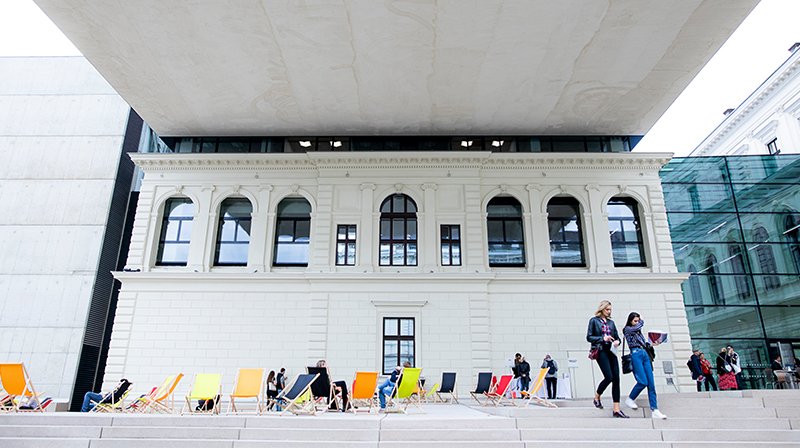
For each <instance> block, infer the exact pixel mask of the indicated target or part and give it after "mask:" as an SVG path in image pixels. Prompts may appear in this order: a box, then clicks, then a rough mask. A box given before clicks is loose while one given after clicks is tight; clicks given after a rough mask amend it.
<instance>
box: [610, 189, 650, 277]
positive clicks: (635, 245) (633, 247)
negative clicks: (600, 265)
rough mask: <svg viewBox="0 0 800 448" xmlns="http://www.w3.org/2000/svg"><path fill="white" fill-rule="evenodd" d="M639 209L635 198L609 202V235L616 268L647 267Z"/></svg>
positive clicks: (621, 198) (616, 199)
mask: <svg viewBox="0 0 800 448" xmlns="http://www.w3.org/2000/svg"><path fill="white" fill-rule="evenodd" d="M638 209H639V206H638V204H637V202H636V200H635V199H633V198H626V197H619V198H611V200H610V201H608V234H609V236H610V238H611V252H612V254H613V255H614V266H645V260H644V243H643V240H642V229H641V225H640V224H639V210H638Z"/></svg>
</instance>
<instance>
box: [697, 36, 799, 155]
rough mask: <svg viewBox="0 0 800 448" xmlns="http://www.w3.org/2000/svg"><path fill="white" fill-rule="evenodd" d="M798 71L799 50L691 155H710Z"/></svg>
mask: <svg viewBox="0 0 800 448" xmlns="http://www.w3.org/2000/svg"><path fill="white" fill-rule="evenodd" d="M798 73H800V50H796V51H795V53H794V54H793V55H792V56H790V57H789V59H787V60H786V61H785V62H784V63H783V64H781V67H779V68H778V69H777V70H775V72H774V73H773V74H772V75H770V77H769V78H767V80H766V81H764V82H763V83H762V84H761V85H760V86H759V87H758V88H757V89H756V90H755V91H753V93H751V94H750V96H748V97H747V98H746V99H745V100H744V101H742V104H740V105H739V106H738V107H737V108H736V109H734V110H733V112H731V113H730V115H728V116H727V117H725V119H724V120H723V121H722V123H720V124H719V125H718V126H717V127H716V128H715V129H714V130H713V131H711V133H710V134H709V135H708V136H707V137H706V138H705V139H704V140H703V141H702V142H700V144H699V145H697V147H696V148H695V149H694V150H693V151H692V152H691V153H690V155H692V156H703V155H712V154H713V152H714V149H715V148H716V147H717V146H718V145H719V143H720V142H721V141H723V140H724V138H725V137H726V136H727V135H728V134H730V133H732V132H733V131H735V130H736V129H738V128H739V125H740V123H742V122H743V121H744V120H745V119H747V118H748V117H749V116H750V115H752V114H753V113H755V112H756V111H757V110H759V108H760V106H761V105H762V104H764V103H765V102H766V101H767V100H768V99H769V98H770V97H772V96H773V95H774V94H775V93H778V92H780V91H781V88H782V87H783V85H785V84H786V83H788V82H789V81H790V80H791V79H793V78H794V77H796V76H797V74H798Z"/></svg>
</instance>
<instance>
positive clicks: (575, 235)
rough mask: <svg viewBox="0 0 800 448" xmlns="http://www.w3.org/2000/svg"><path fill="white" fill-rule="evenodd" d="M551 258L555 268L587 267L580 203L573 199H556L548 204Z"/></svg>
mask: <svg viewBox="0 0 800 448" xmlns="http://www.w3.org/2000/svg"><path fill="white" fill-rule="evenodd" d="M547 227H548V230H549V232H550V258H551V261H552V265H553V266H554V267H558V266H573V267H583V266H586V262H585V260H584V255H583V231H582V230H581V216H580V203H578V200H577V199H575V198H573V197H555V198H553V199H551V200H550V202H548V203H547Z"/></svg>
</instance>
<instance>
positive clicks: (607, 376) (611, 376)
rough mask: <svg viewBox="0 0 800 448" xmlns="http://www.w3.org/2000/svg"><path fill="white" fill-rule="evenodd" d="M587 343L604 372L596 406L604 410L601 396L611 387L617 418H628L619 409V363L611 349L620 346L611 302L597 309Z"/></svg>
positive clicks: (595, 398) (590, 323) (605, 302)
mask: <svg viewBox="0 0 800 448" xmlns="http://www.w3.org/2000/svg"><path fill="white" fill-rule="evenodd" d="M586 341H587V342H589V343H590V344H592V353H593V354H596V356H597V357H596V358H594V359H595V360H596V361H597V366H598V367H600V371H601V372H603V381H601V382H600V384H598V385H597V392H595V394H594V401H593V403H594V406H595V407H596V408H598V409H603V404H602V403H601V402H600V396H601V395H603V392H605V390H606V388H607V387H608V385H609V384H610V385H611V398H612V399H613V400H614V413H613V414H612V415H613V416H614V417H616V418H628V416H627V415H625V413H624V412H622V410H621V409H620V408H619V361H618V360H617V355H615V354H614V352H613V351H612V350H611V347H612V346H613V347H618V346H619V333H617V327H616V326H615V325H614V321H613V320H611V302H609V301H608V300H603V301H602V302H600V305H599V306H598V307H597V311H595V313H594V317H592V318H591V319H589V328H588V330H587V331H586Z"/></svg>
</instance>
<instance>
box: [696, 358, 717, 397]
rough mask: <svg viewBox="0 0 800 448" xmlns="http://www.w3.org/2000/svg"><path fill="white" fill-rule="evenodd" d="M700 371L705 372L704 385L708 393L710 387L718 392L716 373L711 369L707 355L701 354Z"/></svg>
mask: <svg viewBox="0 0 800 448" xmlns="http://www.w3.org/2000/svg"><path fill="white" fill-rule="evenodd" d="M700 370H701V371H702V372H703V379H704V381H703V384H705V385H706V392H708V391H709V386H710V387H711V388H712V389H714V390H715V391H716V390H717V383H716V382H715V381H714V371H713V370H712V369H711V361H709V360H707V359H706V355H705V354H704V353H703V352H700Z"/></svg>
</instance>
